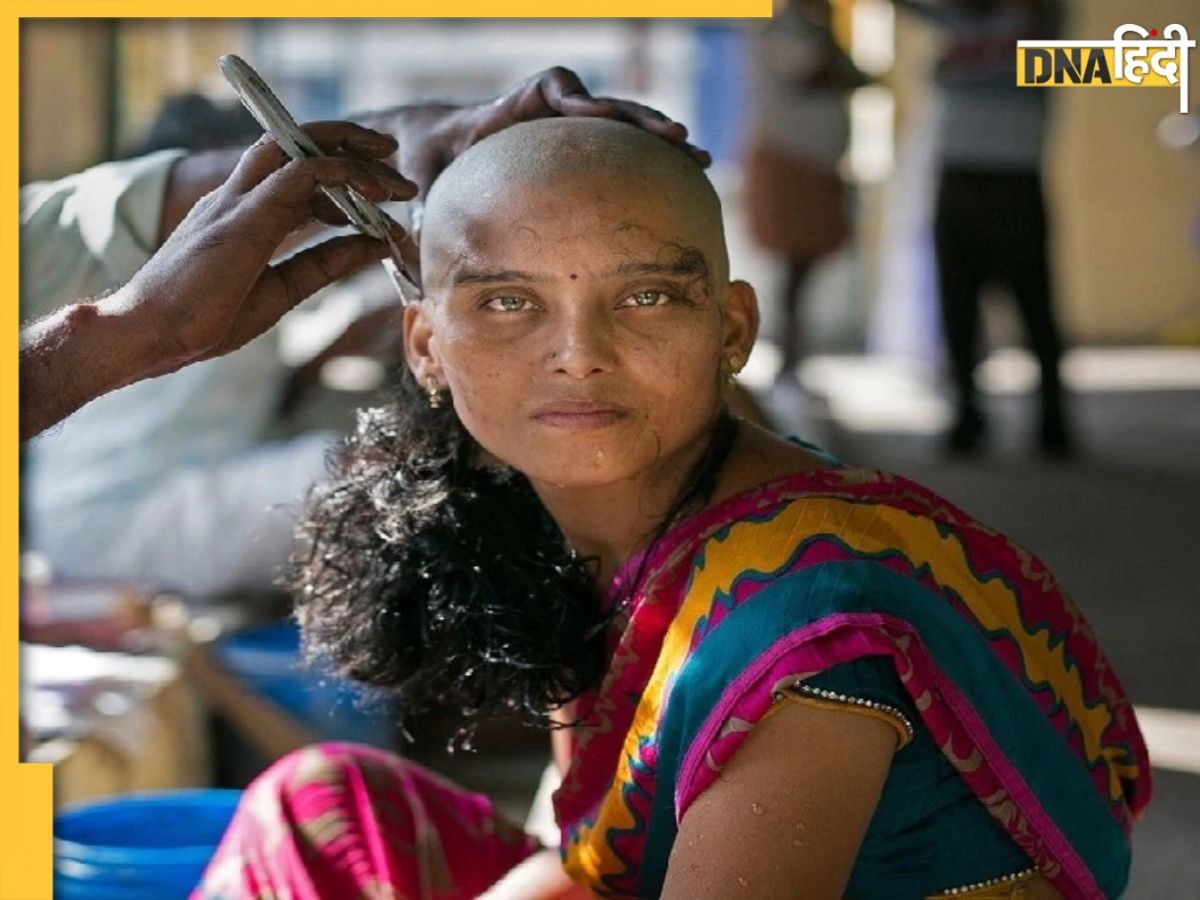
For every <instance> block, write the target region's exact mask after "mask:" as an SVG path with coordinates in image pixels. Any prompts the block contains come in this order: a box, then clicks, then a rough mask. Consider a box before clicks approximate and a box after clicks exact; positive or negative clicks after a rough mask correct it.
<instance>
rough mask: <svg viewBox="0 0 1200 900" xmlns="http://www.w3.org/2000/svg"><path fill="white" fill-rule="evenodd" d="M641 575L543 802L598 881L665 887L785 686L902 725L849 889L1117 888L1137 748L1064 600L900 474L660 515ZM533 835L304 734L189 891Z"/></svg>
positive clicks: (518, 841)
mask: <svg viewBox="0 0 1200 900" xmlns="http://www.w3.org/2000/svg"><path fill="white" fill-rule="evenodd" d="M643 562H644V566H643ZM639 571H640V572H641V573H642V574H641V578H640V579H639V583H638V584H637V585H636V589H635V590H634V591H633V596H632V602H631V603H630V604H629V606H628V607H627V608H626V610H625V614H624V615H623V616H622V617H620V618H619V619H618V620H617V621H616V622H615V624H614V628H613V631H612V637H611V640H612V660H611V664H610V666H609V668H608V671H607V674H606V676H605V678H604V679H603V682H602V683H601V685H600V686H599V688H598V689H597V690H596V691H595V692H592V693H589V694H587V695H585V696H584V697H582V698H580V700H579V705H578V707H577V710H578V713H579V714H580V715H581V716H582V717H583V719H584V724H583V725H582V726H580V727H578V728H577V729H574V730H573V731H572V732H571V733H570V734H571V740H572V743H573V748H572V754H571V760H572V761H571V764H570V768H569V770H568V772H567V774H566V776H565V778H564V779H563V782H562V785H561V787H560V788H559V789H558V791H557V792H556V793H555V796H554V805H555V811H556V816H557V819H558V824H559V826H560V828H561V830H562V845H561V852H562V855H563V859H564V864H565V866H566V868H567V871H568V872H569V874H570V875H571V876H572V877H573V878H574V879H575V880H576V881H577V882H578V883H580V884H581V885H583V886H585V887H587V888H588V889H589V890H591V891H592V892H593V893H595V894H598V895H601V896H610V897H655V896H658V894H659V893H660V892H661V888H662V885H663V881H664V878H665V875H666V868H667V861H668V858H669V856H670V852H671V847H672V844H673V843H674V840H675V836H676V834H677V831H678V826H679V823H680V821H681V820H682V817H683V815H684V814H685V813H686V812H687V810H688V807H689V806H690V805H691V804H692V803H693V802H694V801H695V799H696V798H697V797H698V796H699V795H700V794H701V792H703V791H704V790H705V788H707V787H708V786H709V785H711V784H712V783H713V782H714V781H715V780H716V779H717V777H718V776H719V774H720V772H721V769H722V767H723V766H725V765H726V764H727V763H728V762H729V761H730V759H731V758H732V757H733V755H734V753H735V752H736V751H737V748H738V747H739V745H740V744H741V742H742V741H743V740H744V739H745V737H746V735H747V734H748V733H749V732H750V730H751V729H752V728H753V727H754V725H755V724H756V723H758V722H759V721H761V720H762V719H763V717H764V716H766V715H769V714H771V713H772V712H773V711H775V710H777V709H779V708H781V707H782V704H781V703H780V702H778V701H779V700H780V699H781V698H786V697H801V695H803V699H804V700H805V701H806V702H815V703H818V704H826V705H831V706H834V707H837V708H840V709H844V710H848V711H856V712H864V711H865V712H867V713H869V714H872V715H877V716H880V717H882V718H885V719H886V720H888V721H890V722H892V723H893V724H895V725H896V727H897V732H898V734H899V735H900V738H901V740H900V744H901V746H900V748H899V749H898V750H897V752H896V755H895V757H894V760H893V763H892V767H891V771H890V773H889V775H888V778H887V782H886V783H885V785H884V788H883V793H882V796H881V798H880V802H879V806H878V808H877V809H876V811H875V814H874V815H873V817H872V820H871V822H870V824H869V826H868V830H867V834H866V837H865V839H864V842H863V845H862V847H861V848H860V851H859V855H858V857H857V861H856V863H855V867H854V871H853V873H852V875H851V878H850V882H849V885H848V890H847V896H850V897H867V898H886V900H907V898H925V897H935V898H936V897H941V896H943V895H947V896H948V895H954V896H970V897H980V898H982V897H998V896H1004V897H1008V896H1019V894H1015V893H1012V891H1013V890H1014V889H1018V888H1019V887H1020V885H1021V884H1022V883H1026V882H1027V881H1028V880H1029V879H1030V878H1033V877H1035V875H1034V874H1033V873H1039V874H1037V875H1036V877H1040V878H1045V879H1048V880H1050V881H1051V882H1052V883H1053V884H1054V886H1055V887H1057V889H1058V890H1059V892H1060V893H1061V894H1062V895H1063V896H1064V897H1067V898H1094V897H1112V896H1117V895H1118V894H1119V893H1120V892H1121V890H1122V889H1123V888H1124V886H1125V883H1126V880H1127V878H1128V868H1129V830H1130V826H1131V823H1132V822H1133V820H1134V819H1135V818H1137V816H1138V815H1139V814H1140V813H1141V812H1142V810H1143V809H1144V808H1145V806H1146V804H1147V802H1148V801H1149V799H1150V772H1149V765H1148V762H1147V756H1146V748H1145V745H1144V743H1143V741H1142V737H1141V734H1140V733H1139V731H1138V727H1137V723H1136V721H1135V719H1134V716H1133V710H1132V708H1131V707H1130V705H1129V702H1128V700H1127V699H1126V698H1125V694H1124V692H1123V691H1122V689H1121V686H1120V684H1119V682H1118V681H1117V678H1116V676H1115V674H1114V673H1113V672H1112V669H1111V668H1110V667H1109V665H1108V662H1107V660H1106V659H1105V658H1104V656H1103V655H1102V654H1101V652H1100V650H1099V648H1098V647H1097V646H1096V642H1095V639H1094V638H1093V636H1092V634H1091V631H1090V630H1089V628H1088V626H1087V624H1086V622H1085V621H1084V620H1083V617H1082V616H1081V615H1080V613H1079V611H1078V610H1077V609H1076V608H1075V607H1074V605H1073V604H1072V603H1071V601H1070V600H1069V599H1068V598H1067V596H1066V594H1065V593H1064V592H1063V590H1062V589H1061V587H1060V586H1059V585H1058V583H1057V582H1056V581H1055V579H1054V577H1053V576H1052V575H1051V574H1050V573H1049V572H1048V571H1047V570H1046V568H1045V566H1044V565H1042V563H1041V562H1040V561H1038V560H1037V559H1036V558H1035V557H1034V556H1032V555H1031V554H1029V553H1028V552H1026V551H1025V550H1023V549H1021V548H1020V547H1018V546H1017V545H1015V544H1014V543H1013V542H1012V541H1010V540H1009V539H1007V538H1006V537H1004V536H1003V535H1001V534H998V533H997V532H995V531H993V530H991V529H989V528H987V527H985V526H983V525H981V524H979V523H978V522H976V521H974V520H973V519H971V518H970V517H968V516H967V515H965V514H964V513H962V512H960V511H959V510H957V509H955V508H954V507H953V506H951V505H950V504H949V503H947V502H946V501H945V500H943V499H941V498H940V497H938V496H936V495H934V494H933V493H931V492H930V491H928V490H926V489H924V488H922V487H920V486H919V485H916V484H913V483H912V482H910V481H907V480H905V479H903V478H899V477H895V476H891V475H886V474H883V473H879V472H868V471H863V470H858V469H848V468H834V469H829V470H824V471H818V472H808V473H801V474H797V475H792V476H789V477H786V478H783V479H780V480H778V481H775V482H772V483H770V484H766V485H763V486H761V487H759V488H756V489H754V490H751V491H748V492H746V493H743V494H739V495H737V496H735V497H732V498H730V499H729V500H727V501H725V502H723V503H721V504H719V505H717V506H715V507H714V508H712V509H711V510H709V511H706V512H705V513H703V514H701V515H698V516H696V517H693V518H691V519H688V520H686V521H684V522H683V523H681V524H679V525H677V526H675V527H674V528H673V529H671V530H670V531H669V532H668V533H667V534H666V536H665V537H664V538H663V539H662V540H661V541H659V542H658V543H657V544H656V545H655V546H654V547H653V548H652V549H651V555H650V558H648V559H646V560H642V559H640V558H635V559H632V560H630V561H629V562H628V563H627V564H626V566H625V567H624V569H623V570H622V572H621V573H619V574H618V576H617V578H616V579H615V580H614V584H613V588H612V596H618V595H619V594H620V593H621V592H622V590H623V589H624V587H625V586H626V585H628V584H629V583H630V581H631V580H632V579H633V578H634V577H635V575H636V574H637V573H639ZM795 762H796V765H804V760H803V759H797V760H796V761H795ZM819 826H820V823H819V822H814V823H811V825H810V827H819ZM536 847H537V842H536V841H535V840H534V839H533V838H532V837H529V836H526V835H525V834H524V833H523V832H522V831H521V830H520V829H518V828H516V827H514V826H512V825H508V824H506V823H505V822H504V821H503V820H502V819H501V818H500V817H499V816H497V815H496V813H495V811H494V810H493V808H492V806H491V804H490V803H489V802H488V800H487V798H485V797H482V796H480V795H477V794H471V793H469V792H466V791H463V790H462V789H460V788H457V787H455V786H454V785H452V784H450V783H448V782H445V781H443V780H442V779H440V778H438V777H437V776H435V775H433V774H431V773H429V772H426V771H424V770H422V769H421V768H420V767H418V766H416V765H413V764H412V763H409V762H407V761H405V760H402V759H400V758H399V757H397V756H394V755H391V754H387V753H383V752H382V751H378V750H373V749H370V748H364V747H353V746H350V745H344V744H333V745H322V746H320V747H314V748H310V749H308V750H304V751H300V752H299V753H296V754H291V755H289V756H288V757H285V758H284V759H283V760H281V761H280V762H278V763H276V764H275V765H274V766H272V768H271V769H269V770H268V771H267V772H266V773H264V775H262V776H260V778H259V779H258V780H257V781H256V782H255V784H254V785H252V786H251V788H250V789H248V791H247V794H246V797H245V798H244V800H243V802H242V804H241V805H240V806H239V810H238V813H237V816H236V817H235V819H234V822H233V824H232V826H231V827H230V829H229V831H228V832H227V833H226V835H225V838H224V840H223V841H222V845H221V847H220V849H219V850H218V852H217V854H216V856H215V858H214V859H213V861H212V863H211V865H210V866H209V869H208V871H207V873H206V875H205V878H204V881H203V883H202V885H201V886H200V888H199V889H198V890H197V892H196V893H195V895H194V897H195V898H197V900H200V898H202V900H232V898H239V900H242V898H254V897H259V898H272V900H278V898H283V897H288V898H292V900H323V898H342V897H347V898H350V897H362V898H376V900H380V898H401V897H414V898H415V897H420V898H438V900H445V898H460V897H463V898H465V897H473V896H476V895H478V894H479V893H481V892H482V891H483V890H485V889H486V888H487V887H488V886H489V885H491V884H492V883H494V882H495V881H496V880H498V879H499V878H500V877H501V876H502V875H503V874H504V873H505V872H507V871H508V870H509V869H511V868H512V867H513V866H515V865H517V864H518V863H519V862H520V861H521V860H523V859H525V858H526V857H527V856H528V855H529V854H531V853H532V852H534V850H535V849H536ZM1008 876H1013V877H1011V878H1010V877H1008ZM989 884H993V885H996V887H995V888H989V887H986V885H989ZM967 885H972V886H975V885H984V886H985V887H977V888H973V889H972V890H970V891H966V892H964V891H962V890H961V888H963V887H965V886H967Z"/></svg>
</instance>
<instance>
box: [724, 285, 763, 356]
mask: <svg viewBox="0 0 1200 900" xmlns="http://www.w3.org/2000/svg"><path fill="white" fill-rule="evenodd" d="M757 337H758V296H757V295H756V294H755V293H754V288H752V287H751V286H750V285H749V284H747V283H746V282H744V281H731V282H730V283H729V291H728V293H727V294H726V295H725V323H724V335H723V338H722V344H721V355H722V357H723V358H725V359H730V358H733V357H736V358H737V359H740V360H741V364H742V365H745V363H746V360H748V359H749V358H750V351H751V349H752V348H753V347H754V341H755V339H756V338H757Z"/></svg>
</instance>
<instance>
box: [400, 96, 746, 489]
mask: <svg viewBox="0 0 1200 900" xmlns="http://www.w3.org/2000/svg"><path fill="white" fill-rule="evenodd" d="M420 243H421V272H422V282H423V287H424V295H425V297H426V298H427V299H426V300H425V301H424V302H422V303H417V304H413V305H412V306H410V307H408V308H407V309H406V311H405V329H406V331H405V334H406V337H405V340H406V348H407V357H408V363H409V366H410V367H411V368H412V370H413V372H414V374H415V375H416V376H417V379H418V381H419V383H420V384H421V385H422V386H423V387H425V388H426V389H427V390H430V389H442V388H448V389H449V392H450V395H451V398H452V399H453V403H454V409H455V412H456V414H457V416H458V417H459V419H460V420H461V421H462V423H463V425H464V426H466V428H467V430H468V431H469V432H470V433H471V434H472V435H473V436H474V438H475V439H476V440H477V441H478V442H479V443H480V444H481V445H482V446H483V447H484V448H485V449H487V450H488V451H489V452H490V453H491V454H492V455H493V456H494V457H496V458H497V459H499V460H501V461H503V462H505V463H507V464H509V465H510V466H512V467H513V468H515V469H517V470H518V471H520V472H522V473H523V474H525V475H526V476H527V477H529V478H530V480H531V481H533V483H534V485H535V487H537V488H538V489H539V491H541V490H544V489H547V488H546V486H547V485H554V486H567V485H574V486H579V487H582V486H598V485H605V484H611V483H614V482H619V481H622V480H626V481H627V480H629V479H642V478H645V479H653V478H655V477H657V476H656V475H655V472H656V471H658V470H660V469H663V468H664V467H665V468H666V469H671V468H672V467H674V468H676V469H677V468H678V467H679V466H681V465H685V464H684V463H682V462H680V460H681V459H682V458H683V457H685V456H687V455H688V454H689V453H692V452H693V451H694V449H695V447H697V446H701V447H703V446H704V444H705V442H706V440H707V438H706V437H705V436H706V435H707V434H708V432H709V431H710V430H711V428H712V425H713V422H714V421H715V420H716V417H717V414H718V412H719V410H720V408H721V390H722V383H723V381H724V375H725V373H727V372H728V371H730V370H731V369H732V368H737V366H738V365H740V363H741V362H744V361H745V360H746V359H747V358H748V357H749V355H750V346H751V344H752V343H753V341H754V332H755V329H756V327H757V313H756V309H755V305H754V296H753V291H752V290H750V288H749V286H748V285H745V284H743V283H740V282H733V283H731V282H730V281H729V274H728V273H729V264H728V259H727V256H726V251H725V236H724V232H723V230H722V227H721V205H720V203H719V202H718V200H717V195H716V192H715V191H714V190H713V187H712V185H711V184H710V183H709V181H708V179H707V178H706V177H705V176H704V173H703V172H702V171H701V169H700V168H699V166H697V165H696V163H695V162H693V161H692V159H691V158H690V157H689V156H687V155H686V154H685V153H684V152H683V151H681V150H679V149H677V148H676V147H674V146H672V145H671V144H669V143H667V142H666V141H664V140H662V139H661V138H657V137H655V136H654V135H652V134H648V133H647V132H645V131H642V130H640V129H638V128H635V127H633V126H632V125H626V124H624V123H621V122H615V121H612V120H608V119H596V118H592V119H587V118H556V119H539V120H537V121H535V122H528V123H525V124H521V125H517V126H514V127H512V128H508V129H505V130H504V131H501V132H499V133H497V134H495V135H493V136H491V137H489V138H487V139H486V140H483V141H480V142H479V143H478V144H476V145H475V146H474V147H472V148H471V149H470V150H468V151H467V152H466V153H464V154H463V155H462V156H460V157H459V158H458V159H457V160H455V162H454V163H453V164H452V165H451V166H449V167H448V168H447V169H446V171H445V172H443V173H442V175H441V177H440V178H439V179H438V180H437V182H435V183H434V185H433V187H432V189H431V190H430V192H429V196H428V200H427V202H426V212H425V217H424V222H423V226H422V232H421V240H420Z"/></svg>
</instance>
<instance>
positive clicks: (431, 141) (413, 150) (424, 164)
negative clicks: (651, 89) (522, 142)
mask: <svg viewBox="0 0 1200 900" xmlns="http://www.w3.org/2000/svg"><path fill="white" fill-rule="evenodd" d="M554 116H593V117H598V118H604V119H619V120H621V121H623V122H629V123H630V124H632V125H637V126H638V127H639V128H644V129H645V130H646V131H649V132H651V133H652V134H656V135H658V136H659V137H661V138H663V139H664V140H667V141H670V142H671V143H673V144H678V145H679V146H680V147H681V148H682V149H683V150H685V151H686V152H687V153H688V154H689V155H691V157H692V158H693V159H695V160H696V162H697V164H698V165H700V166H708V165H709V164H710V163H711V162H712V157H711V156H710V155H709V154H708V153H707V152H706V151H704V150H701V149H700V148H698V147H693V146H692V145H691V144H689V143H687V128H685V127H684V126H683V125H682V124H680V123H679V122H675V121H673V120H672V119H669V118H668V117H667V116H665V115H663V114H662V113H660V112H659V111H658V110H656V109H651V108H650V107H649V106H643V105H642V104H641V103H634V102H633V101H632V100H621V99H618V98H615V97H593V96H592V95H591V93H589V92H588V89H587V88H586V87H584V84H583V82H582V81H580V79H579V76H578V75H576V74H575V73H574V72H572V71H571V70H570V69H566V68H563V67H562V66H555V67H554V68H552V69H546V70H545V71H542V72H539V73H538V74H536V75H534V76H532V77H530V78H527V79H525V80H524V81H522V82H521V83H520V84H518V85H516V86H515V87H514V88H512V89H511V90H509V91H508V92H507V93H505V94H504V95H503V96H501V97H500V98H498V99H497V100H495V101H494V102H491V103H481V104H478V105H475V106H450V105H446V104H441V105H438V104H429V105H426V106H411V107H405V108H402V109H397V110H393V111H390V112H383V113H379V114H378V115H377V116H375V117H371V118H370V120H369V121H370V123H371V124H372V125H373V126H375V127H378V128H380V129H381V130H385V131H391V132H393V133H395V134H396V135H397V136H399V138H400V153H399V155H398V162H399V167H400V169H401V170H402V171H403V172H404V173H405V174H407V175H408V176H409V177H410V178H412V179H413V181H415V182H416V183H417V184H419V185H420V186H421V195H422V196H424V194H425V192H426V191H428V190H429V186H430V185H431V184H433V180H434V179H435V178H436V177H437V176H438V174H439V173H440V172H441V171H442V169H444V168H445V167H446V166H448V165H449V164H450V162H451V161H452V160H453V159H454V158H455V157H456V156H458V155H459V154H460V153H462V152H463V151H464V150H466V149H467V148H468V147H470V146H471V145H472V144H474V143H476V142H477V141H480V140H482V139H483V138H485V137H487V136H488V135H491V134H495V133H496V132H497V131H500V130H502V129H504V128H508V127H509V126H510V125H516V124H517V123H519V122H528V121H531V120H533V119H544V118H549V117H554Z"/></svg>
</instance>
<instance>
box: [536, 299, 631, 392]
mask: <svg viewBox="0 0 1200 900" xmlns="http://www.w3.org/2000/svg"><path fill="white" fill-rule="evenodd" d="M558 319H559V321H558V323H557V325H556V328H555V330H554V336H553V338H552V340H551V346H550V348H549V357H548V358H549V362H550V364H551V366H552V367H553V369H554V371H555V372H562V373H564V374H566V375H570V376H572V377H573V378H586V377H588V376H589V375H592V374H594V373H598V372H609V371H612V367H613V363H614V361H615V359H616V346H615V341H614V338H615V334H614V329H613V323H612V321H611V319H610V318H609V317H607V316H605V315H603V313H601V312H599V311H595V310H587V309H582V308H572V309H569V310H565V311H563V313H562V314H561V315H560V316H559V317H558Z"/></svg>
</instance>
